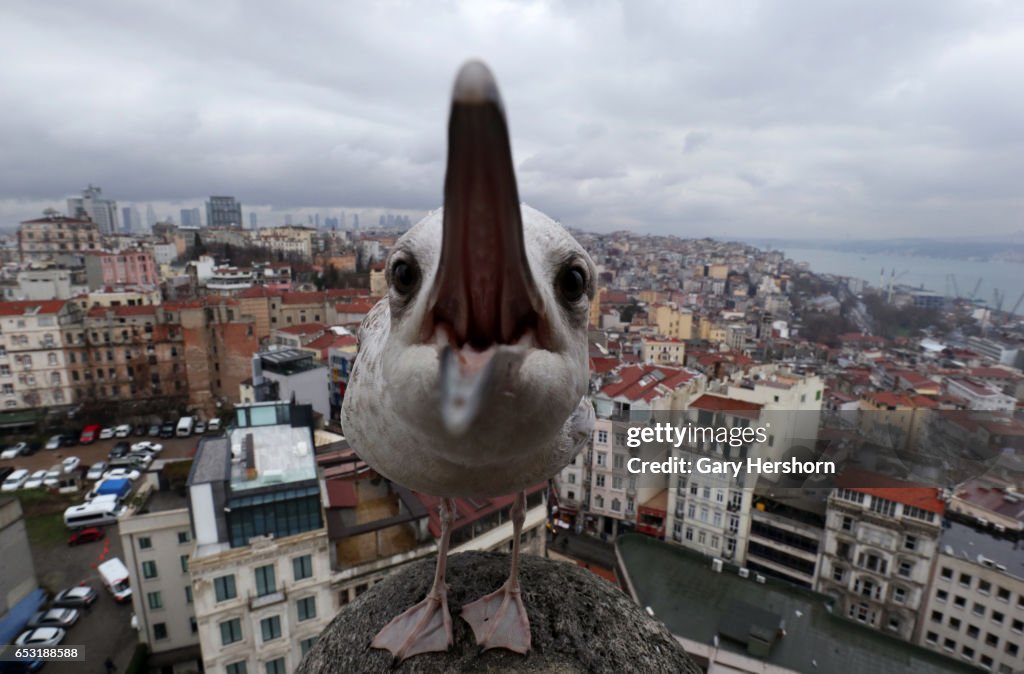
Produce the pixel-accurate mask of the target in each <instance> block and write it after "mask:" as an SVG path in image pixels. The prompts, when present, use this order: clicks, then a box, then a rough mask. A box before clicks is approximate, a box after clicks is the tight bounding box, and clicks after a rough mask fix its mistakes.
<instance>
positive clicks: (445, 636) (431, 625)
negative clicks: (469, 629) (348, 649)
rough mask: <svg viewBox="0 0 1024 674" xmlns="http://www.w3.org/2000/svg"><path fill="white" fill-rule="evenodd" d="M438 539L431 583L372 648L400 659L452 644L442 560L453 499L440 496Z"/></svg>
mask: <svg viewBox="0 0 1024 674" xmlns="http://www.w3.org/2000/svg"><path fill="white" fill-rule="evenodd" d="M440 510H441V542H440V545H439V546H438V551H437V569H436V570H435V572H434V584H433V585H431V586H430V591H429V592H427V596H426V597H425V598H424V599H423V601H421V602H420V603H418V604H416V605H415V606H413V607H412V608H410V609H409V610H408V611H406V612H405V613H402V614H401V615H399V616H397V617H395V618H394V619H393V620H392V621H391V622H389V623H388V624H387V625H385V626H384V629H382V630H381V631H380V632H378V633H377V636H376V637H374V638H373V643H372V644H371V645H372V646H373V647H374V648H382V649H386V650H389V651H391V654H392V655H394V656H395V660H396V661H398V662H401V661H402V660H405V659H406V658H411V657H412V656H414V655H418V654H420V653H429V652H431V651H446V650H448V647H449V646H451V645H452V617H451V614H450V613H448V585H447V584H446V583H445V582H444V570H445V563H446V562H447V559H448V539H449V538H451V533H452V520H453V519H454V517H455V502H454V501H452V499H450V498H443V499H441V508H440Z"/></svg>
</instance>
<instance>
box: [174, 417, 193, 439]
mask: <svg viewBox="0 0 1024 674" xmlns="http://www.w3.org/2000/svg"><path fill="white" fill-rule="evenodd" d="M195 426H196V419H195V417H182V418H180V419H178V429H177V432H176V435H177V436H178V437H179V438H187V437H188V436H190V435H192V429H193V428H195Z"/></svg>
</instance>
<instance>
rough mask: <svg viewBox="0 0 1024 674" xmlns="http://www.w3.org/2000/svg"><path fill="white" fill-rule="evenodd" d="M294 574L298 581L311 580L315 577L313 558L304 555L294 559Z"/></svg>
mask: <svg viewBox="0 0 1024 674" xmlns="http://www.w3.org/2000/svg"><path fill="white" fill-rule="evenodd" d="M292 572H293V573H294V575H295V580H296V581H299V580H303V579H304V578H311V577H312V576H313V556H312V555H302V556H301V557H295V558H294V559H292Z"/></svg>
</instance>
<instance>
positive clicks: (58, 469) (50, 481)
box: [43, 463, 64, 488]
mask: <svg viewBox="0 0 1024 674" xmlns="http://www.w3.org/2000/svg"><path fill="white" fill-rule="evenodd" d="M63 476H64V466H62V465H60V464H59V463H58V464H57V465H56V466H50V470H48V471H46V475H45V476H44V477H43V486H44V487H47V488H49V487H57V486H60V479H61V477H63Z"/></svg>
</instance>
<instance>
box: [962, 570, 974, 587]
mask: <svg viewBox="0 0 1024 674" xmlns="http://www.w3.org/2000/svg"><path fill="white" fill-rule="evenodd" d="M970 586H971V575H970V574H969V573H961V574H960V587H970Z"/></svg>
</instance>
